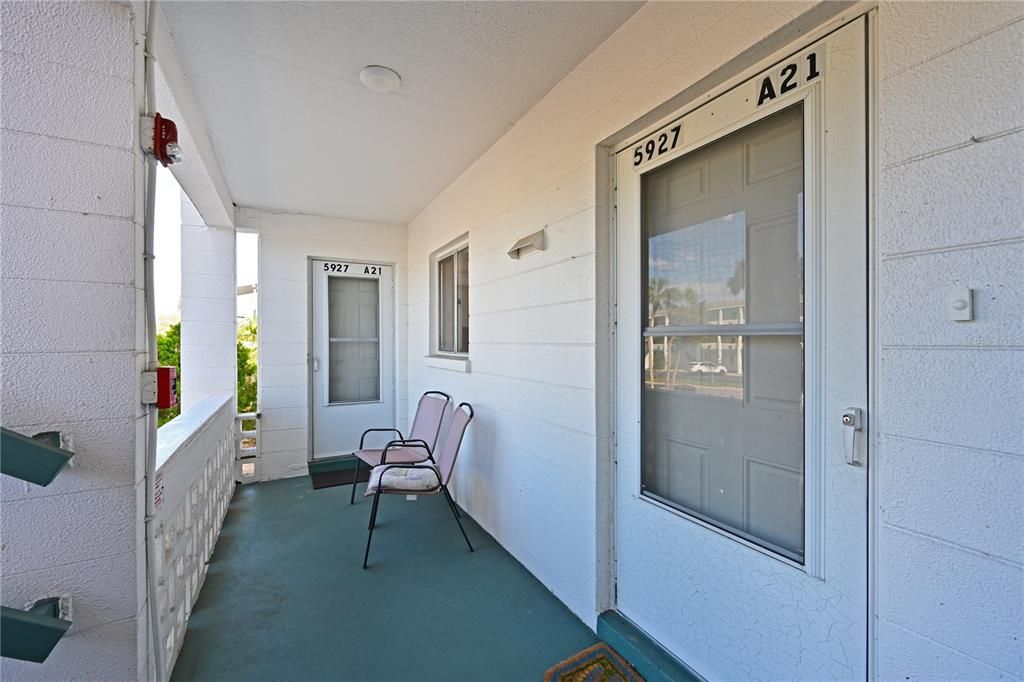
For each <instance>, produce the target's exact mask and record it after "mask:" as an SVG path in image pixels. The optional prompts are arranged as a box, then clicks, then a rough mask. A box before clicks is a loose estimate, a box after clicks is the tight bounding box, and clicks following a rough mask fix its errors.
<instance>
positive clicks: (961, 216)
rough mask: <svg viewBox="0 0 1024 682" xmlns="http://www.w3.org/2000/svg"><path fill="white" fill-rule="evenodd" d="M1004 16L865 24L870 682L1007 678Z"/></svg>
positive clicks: (1023, 40)
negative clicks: (874, 125) (873, 52)
mask: <svg viewBox="0 0 1024 682" xmlns="http://www.w3.org/2000/svg"><path fill="white" fill-rule="evenodd" d="M1022 18H1024V4H1021V3H970V4H946V3H943V4H936V3H921V4H918V3H901V2H894V3H886V4H884V5H883V6H882V7H881V10H880V12H879V83H878V90H879V107H880V121H879V159H878V166H879V169H880V170H879V175H878V225H877V245H876V246H877V252H878V254H879V256H880V259H879V263H878V293H877V315H876V320H877V325H878V340H877V344H878V345H877V348H876V363H877V368H878V370H877V371H878V386H877V396H878V404H877V409H876V414H875V426H876V431H877V433H878V434H879V443H878V448H877V449H876V453H875V460H874V461H875V473H876V481H877V491H876V492H877V494H876V499H875V502H876V509H877V518H878V522H879V523H878V526H877V527H876V529H875V530H876V534H877V536H876V538H877V540H876V541H877V546H876V568H877V583H876V593H877V600H878V601H877V610H878V613H877V621H876V623H875V634H876V636H877V640H878V641H877V659H878V661H877V662H878V671H879V674H880V676H881V677H883V678H887V679H901V680H902V679H912V680H920V679H935V678H939V677H958V678H961V679H973V680H982V679H1019V678H1021V677H1024V644H1022V643H1024V640H1022V635H1024V569H1022V566H1024V531H1022V529H1021V522H1022V520H1024V428H1022V425H1021V415H1022V412H1021V405H1024V353H1022V350H1024V274H1022V273H1024V221H1022V219H1021V216H1022V214H1024V200H1022V196H1024V182H1022V180H1021V177H1022V175H1021V172H1022V171H1024V86H1022V81H1021V74H1024V22H1022V21H1021V19H1022ZM972 138H973V139H975V140H979V141H977V142H974V141H972ZM954 286H967V287H972V288H974V290H975V291H974V306H975V321H974V322H951V321H949V320H948V318H947V316H946V308H945V301H946V296H947V292H948V291H949V289H950V288H951V287H954Z"/></svg>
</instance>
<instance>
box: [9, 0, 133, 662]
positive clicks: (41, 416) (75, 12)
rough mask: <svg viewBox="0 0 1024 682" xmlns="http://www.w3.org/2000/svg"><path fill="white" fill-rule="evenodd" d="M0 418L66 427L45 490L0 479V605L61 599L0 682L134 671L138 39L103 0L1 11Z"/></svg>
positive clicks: (122, 10) (126, 18) (28, 429)
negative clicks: (33, 656) (68, 450)
mask: <svg viewBox="0 0 1024 682" xmlns="http://www.w3.org/2000/svg"><path fill="white" fill-rule="evenodd" d="M0 26H2V46H0V60H2V65H0V75H2V86H0V90H2V92H3V97H2V104H0V127H2V133H0V135H2V139H0V155H2V163H3V170H4V175H3V183H2V189H0V203H2V208H0V272H2V280H0V282H2V291H0V423H2V424H3V425H4V426H5V427H8V428H11V429H14V430H16V431H20V432H23V433H27V434H33V433H36V432H39V431H47V430H59V431H63V432H65V433H69V434H70V435H71V436H72V437H73V438H74V443H75V450H76V455H75V459H74V467H73V468H70V469H65V470H64V471H62V472H61V473H60V474H59V476H58V477H57V479H56V480H55V481H54V482H53V483H51V484H50V485H49V486H48V487H45V488H41V487H37V486H33V485H30V484H27V483H24V482H21V481H18V480H15V479H11V478H8V477H6V476H5V477H2V481H0V498H2V499H0V519H2V521H0V524H2V530H0V532H2V537H3V544H2V549H0V572H2V574H3V583H2V585H0V602H2V603H3V605H5V606H12V607H16V608H21V607H23V606H24V605H25V603H26V602H31V601H34V600H35V599H38V598H41V597H50V596H59V595H62V594H68V595H71V597H72V600H73V608H74V619H73V625H72V626H71V629H70V630H69V631H68V633H67V635H65V637H64V638H63V639H62V640H61V641H60V642H59V643H58V644H57V647H56V648H55V649H54V651H53V653H52V654H51V655H50V657H49V659H48V660H47V661H46V662H45V663H44V664H42V665H39V664H34V663H25V662H21V661H14V660H9V659H3V662H2V664H0V666H2V669H3V677H4V679H5V680H6V679H12V680H13V679H34V678H45V679H51V680H52V679H108V680H114V679H118V680H129V679H136V678H139V677H142V676H144V675H145V665H146V659H145V655H146V650H147V649H146V641H147V640H146V618H145V584H144V581H145V577H144V576H145V573H144V556H145V553H144V548H143V525H142V524H143V511H142V509H143V506H144V505H143V500H144V486H143V469H144V466H143V452H144V439H145V428H144V420H143V419H142V411H141V407H140V403H139V397H138V372H139V371H140V369H141V367H142V366H143V364H144V355H143V351H144V348H145V339H144V336H143V333H144V313H143V294H142V286H143V273H142V227H141V220H142V200H143V192H142V191H141V190H142V184H141V180H142V168H143V161H142V156H141V153H140V152H139V151H138V149H139V146H138V143H137V141H136V130H137V115H136V112H137V111H138V103H139V101H140V97H141V96H142V88H141V86H140V84H141V75H142V62H141V58H140V57H141V49H140V48H138V44H140V43H137V42H136V39H137V37H138V34H137V30H138V29H139V26H138V25H137V24H136V25H133V16H132V10H131V8H130V7H129V6H127V5H124V4H114V3H106V2H104V3H99V2H97V3H70V2H68V3H54V2H4V3H2V4H0Z"/></svg>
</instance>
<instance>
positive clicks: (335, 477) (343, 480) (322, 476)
mask: <svg viewBox="0 0 1024 682" xmlns="http://www.w3.org/2000/svg"><path fill="white" fill-rule="evenodd" d="M355 472H356V469H355V467H351V468H348V469H331V470H329V471H314V472H312V473H310V474H309V477H310V479H312V481H313V490H320V488H330V487H333V486H336V485H349V484H351V483H352V474H354V473H355ZM368 480H370V467H368V466H362V467H359V482H360V483H365V482H366V481H368Z"/></svg>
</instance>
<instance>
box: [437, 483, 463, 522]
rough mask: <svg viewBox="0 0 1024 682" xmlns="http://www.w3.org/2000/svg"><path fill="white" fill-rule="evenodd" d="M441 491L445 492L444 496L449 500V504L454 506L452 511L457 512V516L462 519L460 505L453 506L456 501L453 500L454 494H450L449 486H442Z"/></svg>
mask: <svg viewBox="0 0 1024 682" xmlns="http://www.w3.org/2000/svg"><path fill="white" fill-rule="evenodd" d="M441 490H443V491H444V496H445V497H447V498H448V502H449V504H452V509H454V510H455V515H456V516H458V517H459V518H462V512H460V511H459V505H457V504H453V502H454V500H452V494H451V493H450V492H448V486H446V485H442V486H441Z"/></svg>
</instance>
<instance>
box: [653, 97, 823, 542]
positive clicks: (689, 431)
mask: <svg viewBox="0 0 1024 682" xmlns="http://www.w3.org/2000/svg"><path fill="white" fill-rule="evenodd" d="M641 192H642V199H641V202H642V219H641V222H642V230H643V239H642V242H643V246H642V248H643V255H642V258H643V262H642V273H643V274H642V276H643V285H644V286H643V289H644V290H646V299H647V300H646V301H641V305H642V306H644V309H645V310H646V316H645V319H644V323H645V325H646V327H645V329H644V330H643V336H644V338H643V351H644V352H643V367H642V372H643V380H644V391H643V396H642V401H643V404H642V415H643V416H642V420H643V429H642V435H641V438H642V448H641V487H642V491H643V494H644V495H647V496H651V497H654V498H656V499H658V500H659V501H661V502H663V503H665V504H668V505H671V506H673V507H675V508H677V509H679V510H681V511H683V512H685V513H687V514H691V515H693V516H695V517H697V518H699V519H701V520H702V521H705V522H707V523H710V524H712V525H715V526H717V527H719V528H721V529H723V530H725V531H727V532H730V533H733V534H735V535H738V536H740V537H743V538H745V539H747V540H750V541H752V542H755V543H757V544H760V545H762V546H764V547H767V548H769V549H772V550H774V551H776V552H778V553H780V554H783V555H785V556H787V557H789V558H791V559H794V560H796V561H802V560H803V555H804V425H803V393H804V376H803V364H804V343H803V300H804V296H803V286H804V283H803V280H804V278H803V268H804V263H803V112H802V108H801V107H800V106H799V105H798V106H796V107H792V108H790V109H787V110H784V111H782V112H779V113H777V114H774V115H772V116H770V117H768V118H766V119H763V120H761V121H759V122H757V123H755V124H753V125H750V126H748V127H747V128H744V129H742V130H739V131H737V132H735V133H732V134H730V135H728V136H726V137H724V138H721V139H719V140H717V141H715V142H713V143H711V144H710V145H708V146H706V147H703V148H701V149H699V150H696V151H694V152H691V153H689V154H687V155H685V156H683V157H681V158H679V159H676V160H674V161H672V162H670V163H668V164H666V165H664V166H661V167H659V168H657V169H655V170H653V171H651V172H649V173H647V174H645V175H644V176H643V178H642V182H641ZM718 327H725V329H721V330H720V331H721V332H722V333H719V330H718V329H717V328H718Z"/></svg>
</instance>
